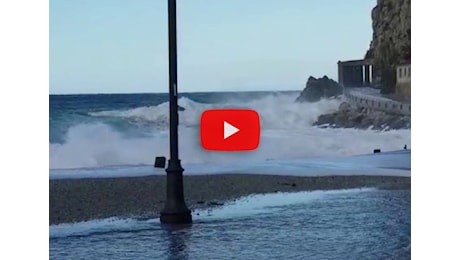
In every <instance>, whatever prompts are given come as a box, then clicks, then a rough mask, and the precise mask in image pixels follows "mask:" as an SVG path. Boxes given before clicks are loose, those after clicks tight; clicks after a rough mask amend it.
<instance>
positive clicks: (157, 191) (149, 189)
mask: <svg viewBox="0 0 460 260" xmlns="http://www.w3.org/2000/svg"><path fill="white" fill-rule="evenodd" d="M363 187H376V188H380V189H408V190H410V188H411V178H410V177H396V176H364V175H355V176H319V177H298V176H281V175H252V174H250V175H249V174H220V175H196V176H187V175H186V176H184V193H185V201H186V204H187V206H188V207H189V209H191V210H192V211H193V210H195V209H201V208H212V207H216V206H220V205H222V204H223V203H224V202H226V201H231V200H235V199H238V198H240V197H243V196H248V195H251V194H264V193H274V192H295V191H312V190H334V189H350V188H363ZM165 197H166V177H165V176H164V175H163V176H145V177H120V178H88V179H56V180H49V225H55V224H61V223H70V222H80V221H87V220H91V219H100V218H108V217H134V216H137V217H139V216H141V217H152V218H154V217H158V216H159V212H160V210H161V209H162V208H163V206H164V200H165Z"/></svg>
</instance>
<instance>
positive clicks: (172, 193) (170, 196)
mask: <svg viewBox="0 0 460 260" xmlns="http://www.w3.org/2000/svg"><path fill="white" fill-rule="evenodd" d="M168 32H169V150H170V155H171V158H170V159H169V161H168V168H166V204H165V207H164V209H163V210H162V211H161V216H160V221H161V223H165V224H187V223H191V222H192V214H191V212H190V210H189V209H188V208H187V206H186V205H185V201H184V185H183V176H182V173H183V172H184V169H182V166H181V164H180V160H179V148H178V125H179V115H178V111H177V110H178V106H177V38H176V0H168Z"/></svg>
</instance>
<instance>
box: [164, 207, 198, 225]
mask: <svg viewBox="0 0 460 260" xmlns="http://www.w3.org/2000/svg"><path fill="white" fill-rule="evenodd" d="M160 222H161V223H163V224H190V223H192V213H191V211H190V210H187V211H183V212H179V211H178V212H161V215H160Z"/></svg>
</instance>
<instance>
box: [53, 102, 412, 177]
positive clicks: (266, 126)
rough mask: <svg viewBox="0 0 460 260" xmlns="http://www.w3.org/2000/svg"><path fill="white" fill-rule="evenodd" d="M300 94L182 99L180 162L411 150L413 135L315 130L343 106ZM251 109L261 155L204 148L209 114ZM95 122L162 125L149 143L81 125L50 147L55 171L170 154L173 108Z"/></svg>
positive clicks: (135, 162) (104, 127) (102, 127)
mask: <svg viewBox="0 0 460 260" xmlns="http://www.w3.org/2000/svg"><path fill="white" fill-rule="evenodd" d="M296 96H297V94H280V95H269V96H266V97H263V98H260V99H255V100H251V101H248V102H241V101H238V100H226V101H223V102H222V103H220V104H201V103H197V102H194V101H192V100H190V99H187V98H181V99H180V100H179V105H180V106H182V107H184V108H185V111H181V112H180V114H179V120H180V127H179V128H180V129H179V148H180V158H181V160H182V162H183V163H185V164H203V163H204V164H208V163H232V162H235V163H247V162H261V161H266V160H272V159H281V160H282V159H304V158H311V157H331V156H345V155H355V154H366V153H369V152H371V151H372V150H373V149H375V148H380V149H382V150H383V151H389V150H398V149H401V148H402V147H403V146H404V145H405V144H407V145H408V146H410V130H391V131H384V132H382V131H374V130H358V129H322V128H318V127H312V124H313V123H314V122H315V120H316V119H317V117H318V116H319V115H321V114H323V113H328V112H331V111H334V110H335V109H337V107H338V105H339V103H340V100H336V99H326V100H321V101H320V102H316V103H295V102H294V99H295V97H296ZM220 107H227V108H230V107H232V108H251V109H254V110H256V111H258V112H259V114H260V118H261V129H262V133H261V141H260V146H259V148H258V149H257V150H256V151H251V152H243V153H216V152H210V151H205V150H203V149H202V148H201V145H200V136H199V128H198V126H199V120H200V116H201V113H202V112H203V111H204V110H206V109H209V108H220ZM91 115H92V116H94V117H115V118H126V119H129V120H134V121H136V120H137V121H142V122H150V123H154V124H158V125H163V126H164V128H163V129H162V130H161V129H160V130H158V129H157V128H155V129H152V133H151V136H149V137H126V136H125V135H123V133H120V132H117V131H115V130H114V129H112V128H110V127H109V126H108V125H106V124H103V123H97V124H81V125H77V126H74V127H72V128H70V129H69V130H68V133H67V135H66V141H65V143H63V144H50V151H49V153H50V169H68V168H82V167H104V166H111V165H140V164H150V165H151V164H152V163H153V159H154V157H155V156H167V155H168V154H169V145H168V143H169V140H168V132H167V121H168V103H163V104H160V105H158V106H154V107H141V108H135V109H131V110H126V111H102V112H97V113H92V114H91Z"/></svg>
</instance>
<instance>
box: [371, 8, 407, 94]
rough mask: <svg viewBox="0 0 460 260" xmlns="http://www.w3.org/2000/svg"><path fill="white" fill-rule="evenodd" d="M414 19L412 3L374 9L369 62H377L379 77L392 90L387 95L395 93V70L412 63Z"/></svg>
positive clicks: (388, 90)
mask: <svg viewBox="0 0 460 260" xmlns="http://www.w3.org/2000/svg"><path fill="white" fill-rule="evenodd" d="M410 17H411V8H410V0H377V5H376V6H375V7H374V8H373V9H372V29H373V36H372V41H371V44H370V47H369V50H368V51H367V53H366V57H365V58H369V59H373V63H374V65H375V69H376V70H377V71H376V74H377V75H376V76H377V77H379V76H380V77H381V78H382V85H387V86H386V87H387V88H390V89H387V90H386V92H392V91H393V89H392V86H394V81H395V75H394V71H395V67H396V66H397V65H399V64H403V63H406V62H407V61H409V62H410V54H411V46H410V42H411V39H410V38H411V23H410ZM384 80H387V81H388V82H383V81H384ZM383 87H385V86H383ZM384 92H385V91H384Z"/></svg>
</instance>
